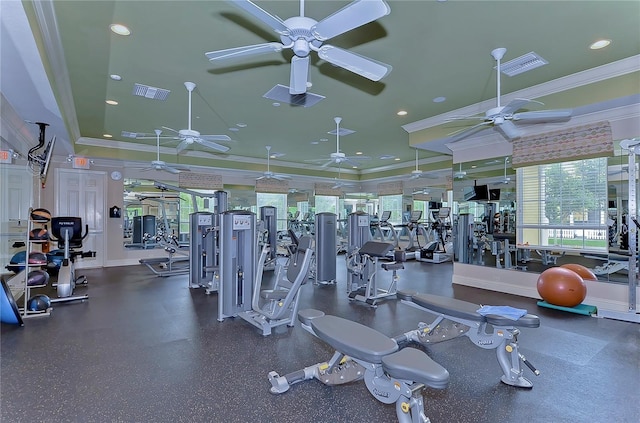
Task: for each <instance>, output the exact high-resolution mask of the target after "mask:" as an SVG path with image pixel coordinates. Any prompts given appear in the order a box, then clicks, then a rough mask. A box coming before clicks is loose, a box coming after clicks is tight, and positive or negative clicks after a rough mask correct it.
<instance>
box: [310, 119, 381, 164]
mask: <svg viewBox="0 0 640 423" xmlns="http://www.w3.org/2000/svg"><path fill="white" fill-rule="evenodd" d="M333 121H334V122H335V123H336V131H335V132H336V152H335V153H331V154H330V155H329V158H325V159H309V160H305V162H309V163H319V162H325V163H324V164H322V166H321V167H327V166H329V165H331V164H337V165H339V166H340V165H341V164H342V163H348V164H350V165H351V166H356V167H357V166H359V163H358V160H370V159H371V157H367V156H347V155H346V154H344V153H343V152H341V151H340V122H342V118H341V117H335V118H333ZM344 131H345V133H349V134H352V133H353V132H354V131H351V130H344ZM329 133H330V134H331V133H333V131H332V132H329Z"/></svg>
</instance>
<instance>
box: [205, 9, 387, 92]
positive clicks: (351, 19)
mask: <svg viewBox="0 0 640 423" xmlns="http://www.w3.org/2000/svg"><path fill="white" fill-rule="evenodd" d="M233 4H234V5H236V6H237V7H239V8H240V9H242V10H244V11H245V12H247V13H249V14H250V15H253V17H254V18H257V19H259V20H260V21H262V22H263V23H265V24H267V25H268V26H269V27H271V29H273V31H275V32H276V34H278V35H280V41H281V42H270V43H263V44H255V45H250V46H244V47H235V48H229V49H225V50H218V51H211V52H208V53H205V56H207V58H208V59H209V60H210V61H212V62H216V61H223V60H228V59H235V58H240V57H247V56H257V55H260V54H266V53H273V52H280V51H282V50H283V49H291V50H292V51H293V54H294V56H293V58H292V60H291V74H290V79H289V85H290V86H289V93H290V94H294V95H295V94H304V93H305V92H306V91H307V84H308V80H309V62H310V58H309V53H310V52H311V50H313V51H316V52H317V53H318V57H320V58H321V59H323V60H326V61H327V62H329V63H331V64H333V65H336V66H339V67H341V68H344V69H346V70H348V71H351V72H353V73H356V74H358V75H360V76H363V77H365V78H368V79H370V80H372V81H379V80H380V79H382V78H383V77H384V76H385V75H387V74H388V73H389V72H390V71H391V66H389V65H387V64H385V63H381V62H378V61H376V60H372V59H369V58H367V57H364V56H361V55H359V54H356V53H353V52H350V51H348V50H344V49H341V48H339V47H335V46H332V45H329V44H325V45H322V44H323V43H324V42H325V41H326V40H328V39H330V38H334V37H336V36H338V35H340V34H343V33H345V32H348V31H351V30H352V29H355V28H358V27H360V26H362V25H365V24H368V23H369V22H373V21H375V20H377V19H379V18H381V17H383V16H386V15H388V14H389V13H390V12H391V8H390V7H389V5H388V4H387V3H386V2H385V1H384V0H356V1H353V2H352V3H350V4H348V5H347V6H345V7H343V8H342V9H340V10H338V11H337V12H335V13H333V14H332V15H330V16H328V17H326V18H325V19H323V20H321V21H320V22H318V21H316V20H314V19H312V18H309V17H306V16H304V0H300V16H293V17H291V18H289V19H286V20H284V21H283V20H282V19H280V18H279V17H278V16H275V15H272V14H270V13H269V12H267V11H266V10H264V9H262V8H261V7H259V6H258V5H256V4H255V3H253V2H251V1H249V0H235V1H234V2H233Z"/></svg>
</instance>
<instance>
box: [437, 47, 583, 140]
mask: <svg viewBox="0 0 640 423" xmlns="http://www.w3.org/2000/svg"><path fill="white" fill-rule="evenodd" d="M506 51H507V49H506V48H497V49H495V50H493V51H492V52H491V56H493V58H494V59H495V60H496V63H497V66H496V70H497V97H496V100H497V104H496V107H494V108H492V109H489V110H487V112H486V113H485V114H484V115H482V116H469V117H463V118H454V119H452V120H460V119H463V120H465V119H473V120H478V119H479V120H481V121H482V122H480V123H478V124H476V125H474V126H472V127H470V128H466V129H463V130H461V131H459V132H454V133H453V134H451V136H450V137H449V139H448V142H449V143H454V142H457V141H460V140H462V139H464V138H467V137H468V136H470V135H472V134H475V133H476V132H480V131H482V130H484V129H487V128H493V129H495V130H496V131H498V132H500V133H501V134H502V135H503V136H504V137H505V138H506V139H507V140H509V141H511V140H514V139H516V138H519V137H520V136H521V135H522V132H521V130H520V129H519V128H518V127H517V125H516V124H515V123H514V122H520V123H551V122H566V121H568V120H570V119H571V115H572V114H573V110H572V109H557V110H539V111H532V112H527V111H524V112H520V113H518V110H521V109H522V108H523V107H524V106H526V105H527V104H529V103H538V104H543V103H540V102H539V101H535V100H529V99H525V98H516V99H514V100H512V101H511V102H509V104H507V105H506V106H502V105H501V104H500V72H501V71H500V60H501V59H502V57H503V56H504V54H505V53H506Z"/></svg>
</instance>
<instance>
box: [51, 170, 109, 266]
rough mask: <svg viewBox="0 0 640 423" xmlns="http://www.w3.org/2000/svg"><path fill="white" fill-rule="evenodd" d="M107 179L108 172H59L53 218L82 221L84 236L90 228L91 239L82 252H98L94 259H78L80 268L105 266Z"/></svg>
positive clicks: (86, 239)
mask: <svg viewBox="0 0 640 423" xmlns="http://www.w3.org/2000/svg"><path fill="white" fill-rule="evenodd" d="M105 179H106V173H105V172H92V171H87V170H73V169H57V172H56V184H55V186H56V187H57V195H56V210H55V212H54V216H77V217H80V218H81V219H82V226H83V229H82V231H83V234H84V230H85V227H86V225H89V235H88V236H87V237H86V238H85V239H84V240H83V241H82V251H95V252H96V257H95V258H92V259H89V258H84V259H78V260H77V261H76V267H77V268H83V267H102V265H103V263H104V255H105V247H104V245H105V239H104V216H105V213H106V210H105V203H104V198H105V195H106V193H105V186H106V180H105Z"/></svg>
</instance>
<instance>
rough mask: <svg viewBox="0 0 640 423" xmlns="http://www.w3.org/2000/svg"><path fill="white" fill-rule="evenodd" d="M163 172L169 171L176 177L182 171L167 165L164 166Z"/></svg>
mask: <svg viewBox="0 0 640 423" xmlns="http://www.w3.org/2000/svg"><path fill="white" fill-rule="evenodd" d="M162 170H164V171H167V172H169V173H173V174H174V175H175V174H177V173H180V171H179V170H178V169H176V168H175V167H171V166H167V165H164V166H163V167H162Z"/></svg>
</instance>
